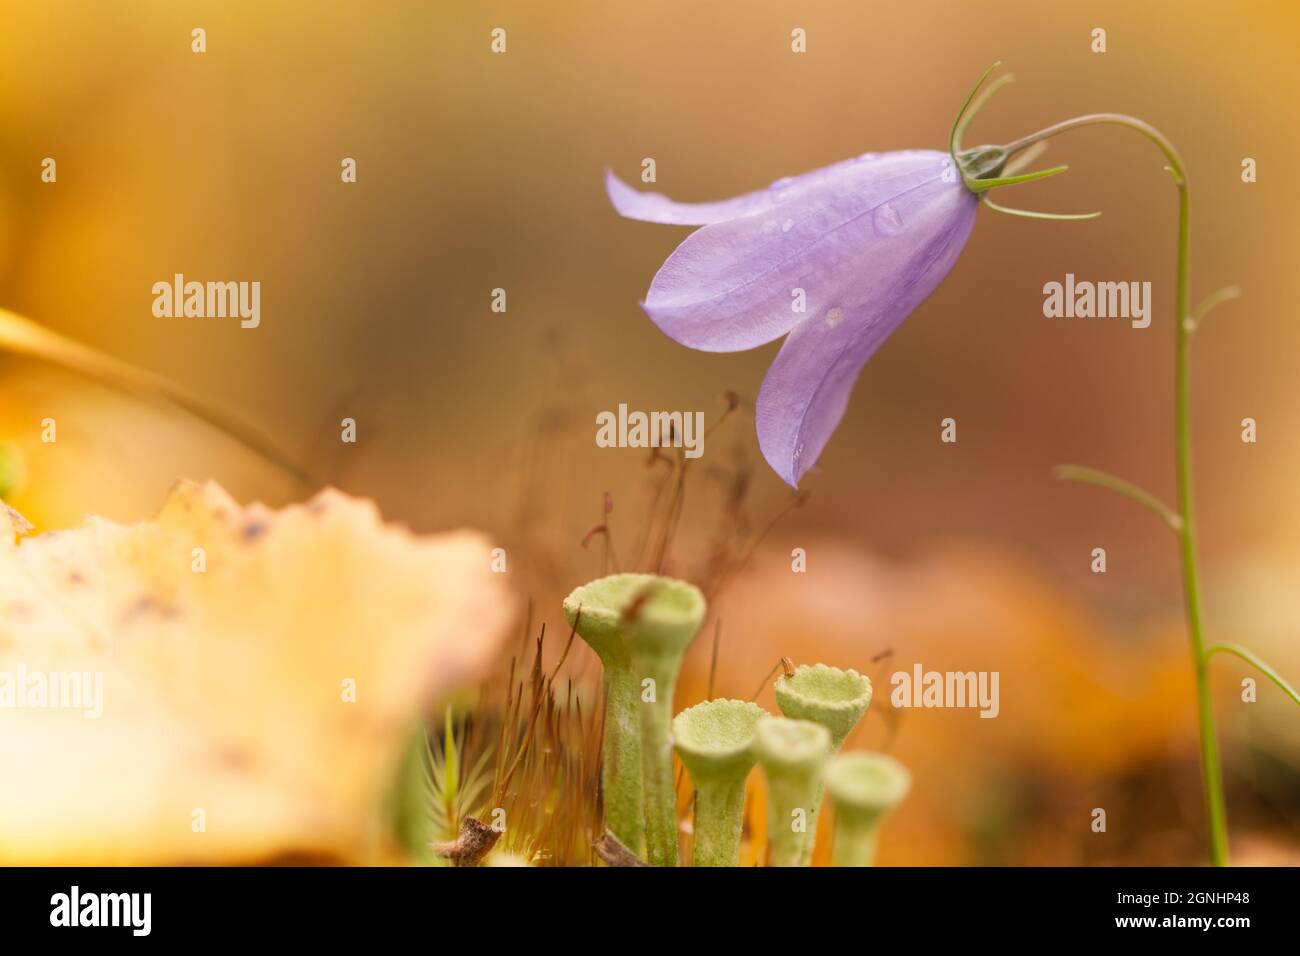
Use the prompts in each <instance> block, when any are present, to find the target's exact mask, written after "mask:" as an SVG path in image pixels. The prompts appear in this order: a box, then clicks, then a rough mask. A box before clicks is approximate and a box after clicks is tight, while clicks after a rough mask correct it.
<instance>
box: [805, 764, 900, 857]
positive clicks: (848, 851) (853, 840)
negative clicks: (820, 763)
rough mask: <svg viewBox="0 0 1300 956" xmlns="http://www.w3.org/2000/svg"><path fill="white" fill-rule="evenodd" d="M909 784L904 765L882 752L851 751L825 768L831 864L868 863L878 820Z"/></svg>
mask: <svg viewBox="0 0 1300 956" xmlns="http://www.w3.org/2000/svg"><path fill="white" fill-rule="evenodd" d="M911 787H912V775H911V774H910V773H908V771H907V768H906V767H904V766H903V765H902V764H901V763H899V762H898V761H897V760H895V759H894V758H893V757H887V756H885V755H884V754H873V753H851V754H844V755H843V756H839V757H835V758H833V759H832V760H831V762H830V763H829V764H828V765H827V767H826V791H827V792H828V793H829V794H830V798H831V806H833V807H834V809H835V848H834V851H833V853H832V855H831V864H832V865H833V866H871V865H872V863H873V862H874V860H875V855H876V840H877V838H878V836H879V833H880V824H881V821H882V820H883V819H884V818H885V816H886V814H888V813H889V811H890V810H892V809H893V808H894V807H896V806H897V805H898V804H899V803H900V802H901V801H902V799H903V798H904V797H905V796H907V792H908V791H909V790H910V789H911Z"/></svg>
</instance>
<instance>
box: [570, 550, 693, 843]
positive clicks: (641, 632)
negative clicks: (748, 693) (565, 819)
mask: <svg viewBox="0 0 1300 956" xmlns="http://www.w3.org/2000/svg"><path fill="white" fill-rule="evenodd" d="M705 611H706V604H705V600H704V595H703V594H702V593H700V590H699V589H698V588H696V587H695V586H694V585H691V584H687V583H686V582H684V581H676V580H673V579H671V578H665V577H660V576H658V575H652V574H615V575H611V576H609V577H605V578H601V579H599V580H597V581H593V582H591V583H590V584H586V585H584V586H582V587H580V588H577V589H576V590H574V591H573V592H572V593H571V594H570V595H569V596H568V597H567V598H565V601H564V613H565V616H566V617H567V618H568V620H569V623H570V624H571V625H572V626H573V627H574V628H575V629H576V630H577V632H578V634H579V636H581V637H582V639H583V640H585V641H586V642H587V643H588V644H589V645H591V647H592V649H593V650H594V651H595V652H596V654H597V656H599V657H600V661H601V665H602V667H603V669H604V681H605V740H604V744H603V759H604V761H605V764H604V768H603V786H604V791H605V817H606V825H607V826H608V828H609V830H610V831H611V832H612V833H613V834H614V836H616V837H617V838H618V839H619V840H620V841H621V842H622V843H623V845H624V846H626V847H627V848H628V849H629V850H631V851H632V852H633V853H640V852H641V848H642V847H644V856H645V859H646V861H647V862H649V863H651V864H653V865H656V866H676V865H677V797H676V790H675V787H674V785H673V761H672V736H671V727H670V725H671V722H672V706H673V691H674V689H675V688H676V685H677V673H678V671H679V670H681V664H682V655H683V654H685V652H686V648H687V647H688V646H689V645H690V643H691V641H692V640H694V638H695V635H696V633H697V632H698V631H699V629H700V624H701V623H702V622H703V620H704V614H705Z"/></svg>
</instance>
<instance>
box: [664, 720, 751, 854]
mask: <svg viewBox="0 0 1300 956" xmlns="http://www.w3.org/2000/svg"><path fill="white" fill-rule="evenodd" d="M766 716H767V711H765V710H764V709H763V708H762V707H759V706H758V705H757V704H752V703H749V702H748V701H743V700H725V699H724V700H706V701H705V702H704V703H702V704H696V705H695V706H694V707H688V708H687V709H686V710H684V711H682V712H681V713H680V714H678V715H677V716H676V717H674V718H673V743H674V745H675V746H676V747H677V753H678V755H679V756H680V757H681V758H682V763H683V764H685V766H686V769H687V770H689V771H690V774H691V782H692V783H693V784H694V785H695V843H694V851H693V853H692V856H691V862H692V864H693V865H694V866H739V865H740V837H741V831H742V830H743V828H744V822H745V779H746V778H747V777H748V776H749V771H750V769H751V768H752V767H753V766H754V761H755V760H756V759H757V757H756V756H755V754H754V748H753V743H754V727H755V726H756V725H757V724H758V722H759V720H761V719H762V718H763V717H766Z"/></svg>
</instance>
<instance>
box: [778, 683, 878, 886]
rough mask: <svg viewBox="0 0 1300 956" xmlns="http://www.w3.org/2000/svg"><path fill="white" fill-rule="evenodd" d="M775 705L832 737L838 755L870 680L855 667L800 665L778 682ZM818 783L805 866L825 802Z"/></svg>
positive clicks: (868, 698)
mask: <svg viewBox="0 0 1300 956" xmlns="http://www.w3.org/2000/svg"><path fill="white" fill-rule="evenodd" d="M774 690H775V691H776V704H777V706H778V707H779V708H781V713H783V714H785V716H787V717H789V718H791V719H793V720H811V721H812V722H813V723H817V724H821V725H822V726H823V727H825V728H826V729H827V730H828V731H830V734H831V752H832V753H837V752H838V751H839V749H840V747H841V746H843V744H844V740H845V738H846V737H848V735H849V732H850V731H851V730H853V728H854V727H856V726H857V724H858V721H859V720H861V719H862V715H863V714H864V713H866V710H867V706H868V705H869V704H870V703H871V681H870V680H868V679H867V678H866V677H865V676H863V675H862V674H859V673H858V672H857V671H855V670H853V669H852V668H850V669H848V670H840V669H839V668H838V667H830V666H829V665H827V664H814V665H811V666H808V665H801V666H799V667H796V668H795V669H794V673H793V674H787V675H783V676H782V677H780V678H778V679H777V682H776V686H775V688H774ZM822 793H823V788H822V786H821V785H820V784H819V785H818V788H817V796H816V800H815V801H814V803H813V809H812V816H811V818H810V819H809V821H808V832H807V833H806V834H804V847H803V852H804V863H805V864H808V863H811V862H812V854H813V844H814V843H815V842H816V840H817V812H818V810H819V809H820V807H821V803H822Z"/></svg>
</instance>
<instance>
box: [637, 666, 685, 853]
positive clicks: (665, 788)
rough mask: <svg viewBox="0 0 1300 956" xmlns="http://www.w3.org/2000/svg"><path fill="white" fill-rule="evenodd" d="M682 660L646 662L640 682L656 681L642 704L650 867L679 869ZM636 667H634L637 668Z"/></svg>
mask: <svg viewBox="0 0 1300 956" xmlns="http://www.w3.org/2000/svg"><path fill="white" fill-rule="evenodd" d="M681 663H682V661H681V657H680V656H679V657H677V658H676V659H675V660H670V661H658V660H654V661H643V662H642V663H641V666H640V667H636V668H635V669H636V673H637V675H638V677H639V679H640V680H645V679H646V678H649V679H651V680H653V681H654V689H655V693H654V698H653V699H652V700H645V699H644V697H643V698H642V701H641V783H642V786H643V787H644V788H645V848H646V853H645V858H646V862H647V863H649V864H650V865H651V866H676V865H677V787H676V786H675V782H674V780H673V738H672V712H673V691H674V690H675V689H676V685H677V671H678V669H679V668H680V667H681ZM634 667H635V665H634Z"/></svg>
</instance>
